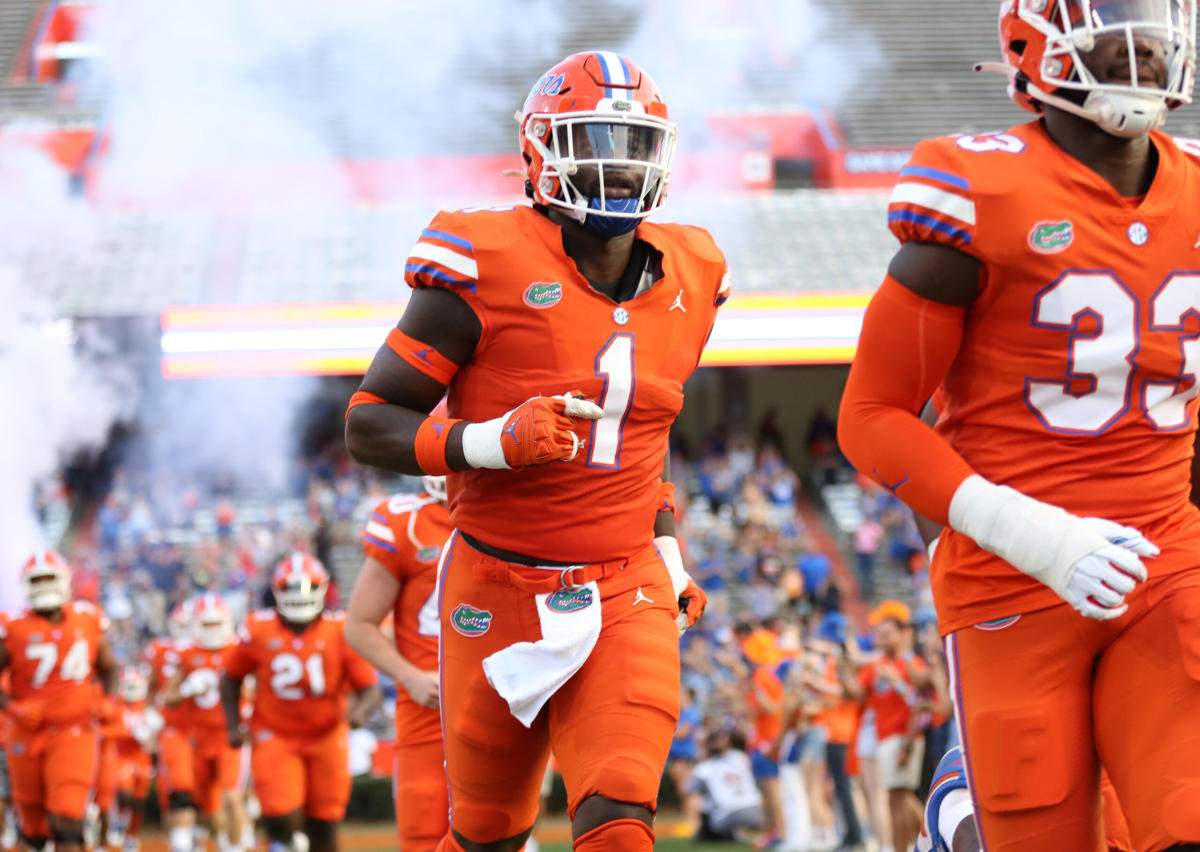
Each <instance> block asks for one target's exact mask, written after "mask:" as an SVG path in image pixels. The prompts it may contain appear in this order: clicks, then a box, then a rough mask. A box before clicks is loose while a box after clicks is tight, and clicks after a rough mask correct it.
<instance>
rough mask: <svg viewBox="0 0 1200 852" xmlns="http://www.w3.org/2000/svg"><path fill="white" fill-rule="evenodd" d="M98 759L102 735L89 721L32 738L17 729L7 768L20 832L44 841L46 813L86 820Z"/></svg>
mask: <svg viewBox="0 0 1200 852" xmlns="http://www.w3.org/2000/svg"><path fill="white" fill-rule="evenodd" d="M99 758H100V736H99V734H97V733H96V729H95V726H94V725H93V724H92V723H90V722H87V723H83V724H80V725H75V726H72V727H52V728H43V729H42V730H40V731H38V732H36V733H33V734H31V733H29V732H27V731H25V730H23V729H22V728H21V727H20V726H19V725H13V729H12V741H11V742H10V743H9V746H8V768H9V773H10V775H11V778H12V792H13V803H14V804H15V805H16V809H17V815H18V818H19V821H20V825H21V830H22V831H24V832H25V833H26V834H27V835H29V836H30V837H45V836H46V835H47V834H48V833H49V831H50V827H49V824H48V822H47V818H46V814H47V813H51V814H54V815H55V816H60V817H63V818H64V819H83V817H84V813H85V812H86V811H87V804H88V799H89V798H90V797H91V794H92V787H93V785H94V784H95V781H96V770H97V767H98V765H99Z"/></svg>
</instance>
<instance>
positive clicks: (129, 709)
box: [110, 666, 162, 852]
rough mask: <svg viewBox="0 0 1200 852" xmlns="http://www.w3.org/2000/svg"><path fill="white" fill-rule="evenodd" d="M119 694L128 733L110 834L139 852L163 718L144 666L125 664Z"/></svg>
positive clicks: (128, 850)
mask: <svg viewBox="0 0 1200 852" xmlns="http://www.w3.org/2000/svg"><path fill="white" fill-rule="evenodd" d="M117 694H118V696H119V697H120V699H121V705H122V707H121V713H122V716H123V718H124V729H125V732H124V735H123V736H122V737H121V738H120V739H118V740H117V762H118V769H117V814H116V819H114V820H113V827H114V831H113V832H112V834H110V837H113V838H114V839H122V840H123V842H124V849H125V852H138V849H140V848H141V843H140V840H139V837H140V834H141V830H142V819H143V817H144V816H145V812H146V797H147V796H149V795H150V782H151V780H152V778H153V775H154V768H153V762H152V760H151V757H150V751H151V749H152V747H153V745H154V737H155V735H156V734H157V733H158V729H159V728H160V727H161V725H162V718H161V717H160V716H159V715H158V712H157V711H155V710H154V709H153V708H152V707H150V706H148V705H147V702H146V699H147V697H148V694H149V683H148V680H147V678H146V675H145V673H144V672H143V671H142V670H141V669H139V668H137V667H135V666H126V667H125V669H124V670H123V671H122V672H121V680H120V683H119V686H118V689H117Z"/></svg>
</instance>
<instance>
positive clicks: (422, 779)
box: [346, 476, 452, 852]
mask: <svg viewBox="0 0 1200 852" xmlns="http://www.w3.org/2000/svg"><path fill="white" fill-rule="evenodd" d="M424 484H425V493H424V494H420V495H416V494H401V495H397V496H395V497H392V498H390V499H388V500H384V501H383V502H382V503H380V504H379V505H378V506H376V507H375V511H374V512H372V513H371V517H370V519H369V520H368V521H367V524H366V528H365V529H364V530H363V550H364V551H365V553H366V559H365V560H364V561H363V566H362V571H361V572H360V573H359V575H358V579H357V580H355V583H354V591H353V592H352V593H351V595H350V608H349V610H348V611H347V613H346V641H347V642H349V643H350V647H352V648H353V649H354V650H356V651H358V652H359V653H360V654H362V656H363V658H364V659H365V660H367V662H369V663H371V665H373V666H375V668H377V669H379V671H381V672H383V673H384V674H385V675H387V676H388V677H390V678H391V679H392V680H394V681H395V682H396V684H397V686H398V687H399V689H398V690H397V694H396V741H397V742H396V764H395V773H394V774H393V776H392V777H393V779H394V781H393V784H394V790H393V793H394V794H395V798H396V827H397V829H398V830H399V833H400V848H401V849H402V850H404V852H432V850H433V849H435V848H436V847H437V844H438V841H439V840H441V839H442V836H443V835H445V833H446V829H447V826H448V820H449V816H450V803H449V799H448V798H447V793H446V775H445V771H444V769H443V764H444V763H445V756H444V754H443V750H442V722H441V716H440V714H439V713H438V672H437V654H438V609H437V598H436V596H435V594H434V585H435V584H436V582H437V563H438V557H439V555H440V554H441V552H442V546H443V545H444V544H445V543H446V539H448V538H449V537H450V533H451V531H452V528H451V525H450V512H449V510H448V509H447V508H446V478H445V477H443V476H427V477H425V480H424ZM389 613H391V614H392V616H393V620H392V624H393V632H394V638H393V639H389V638H388V637H387V636H385V635H384V633H383V631H382V630H381V628H380V625H381V624H382V623H383V621H384V619H385V617H386V616H387V615H388V614H389Z"/></svg>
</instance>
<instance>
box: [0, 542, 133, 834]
mask: <svg viewBox="0 0 1200 852" xmlns="http://www.w3.org/2000/svg"><path fill="white" fill-rule="evenodd" d="M21 585H22V588H23V589H24V592H25V600H26V604H27V608H26V609H25V610H24V611H23V612H22V613H20V614H19V615H16V616H15V617H12V618H9V619H8V620H7V621H6V622H5V623H4V624H3V626H2V627H0V670H3V669H11V671H12V686H11V692H10V693H5V694H0V708H3V709H4V710H5V711H6V712H7V713H8V715H9V716H11V717H12V719H13V722H14V724H13V730H12V740H11V745H10V754H9V769H10V771H11V773H12V786H13V800H14V802H15V803H16V806H17V817H18V822H19V823H20V831H21V841H22V843H23V845H24V846H25V848H26V849H31V850H40V849H42V848H43V847H44V846H45V845H46V841H47V839H50V838H52V839H53V840H54V848H55V849H56V850H57V852H83V819H84V816H85V813H86V810H87V805H88V801H89V799H90V797H91V794H92V790H93V783H94V781H95V778H96V773H97V770H98V768H99V767H98V765H97V755H98V754H99V751H100V742H99V736H98V734H97V731H96V714H95V712H94V705H95V703H96V685H97V682H98V683H99V685H100V686H101V688H102V689H103V690H104V691H105V692H111V691H112V690H113V688H114V687H115V684H114V683H113V680H114V678H115V677H116V673H117V665H116V661H115V658H114V657H113V654H112V650H111V649H110V648H109V646H108V643H107V642H106V641H105V639H104V631H105V630H106V629H107V627H108V622H107V619H105V617H104V615H103V614H102V613H101V612H100V611H99V610H98V609H96V607H94V606H92V604H90V603H87V602H86V601H72V600H71V569H70V567H69V566H68V565H67V562H66V560H64V559H63V557H62V556H60V555H59V554H57V553H55V552H53V551H49V550H40V551H38V552H37V553H35V554H34V555H33V556H31V557H30V558H29V560H28V561H27V562H26V563H25V565H24V567H23V568H22V570H21Z"/></svg>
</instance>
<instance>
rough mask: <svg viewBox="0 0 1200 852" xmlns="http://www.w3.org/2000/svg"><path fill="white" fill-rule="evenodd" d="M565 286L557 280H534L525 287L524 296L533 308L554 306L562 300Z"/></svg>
mask: <svg viewBox="0 0 1200 852" xmlns="http://www.w3.org/2000/svg"><path fill="white" fill-rule="evenodd" d="M562 297H563V287H562V285H561V284H559V283H558V282H557V281H534V282H533V283H532V284H530V285H529V286H528V287H526V288H525V295H524V296H522V297H521V298H523V299H524V300H525V304H527V305H529V307H531V308H537V309H538V310H539V311H540V310H545V309H546V308H552V307H554V306H555V305H557V304H558V303H559V302H561V301H562Z"/></svg>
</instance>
